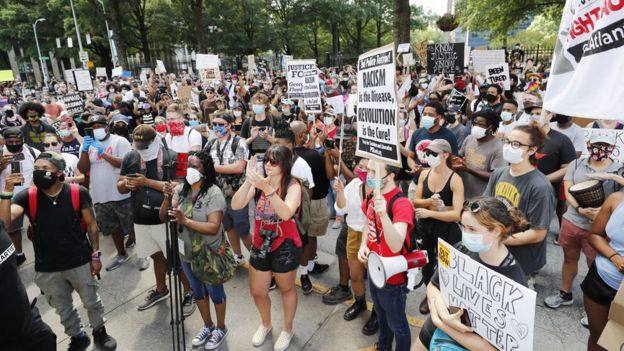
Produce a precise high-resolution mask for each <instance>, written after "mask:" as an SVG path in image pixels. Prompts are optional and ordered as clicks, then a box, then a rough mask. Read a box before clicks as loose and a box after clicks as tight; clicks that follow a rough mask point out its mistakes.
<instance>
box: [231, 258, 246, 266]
mask: <svg viewBox="0 0 624 351" xmlns="http://www.w3.org/2000/svg"><path fill="white" fill-rule="evenodd" d="M234 261H235V262H236V265H237V266H239V267H241V266H244V265H245V263H247V260H246V259H245V256H243V255H240V256H234Z"/></svg>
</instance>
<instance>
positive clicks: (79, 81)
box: [73, 69, 93, 91]
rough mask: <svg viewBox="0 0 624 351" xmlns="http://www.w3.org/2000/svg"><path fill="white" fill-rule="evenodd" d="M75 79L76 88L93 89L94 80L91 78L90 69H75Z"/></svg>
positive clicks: (79, 89) (80, 89)
mask: <svg viewBox="0 0 624 351" xmlns="http://www.w3.org/2000/svg"><path fill="white" fill-rule="evenodd" d="M73 74H74V81H75V82H76V90H78V91H92V90H93V81H92V80H91V73H90V72H89V70H88V69H75V70H74V71H73Z"/></svg>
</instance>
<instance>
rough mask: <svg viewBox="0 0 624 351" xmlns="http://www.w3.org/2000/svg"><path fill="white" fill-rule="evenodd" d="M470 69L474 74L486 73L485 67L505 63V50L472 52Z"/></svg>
mask: <svg viewBox="0 0 624 351" xmlns="http://www.w3.org/2000/svg"><path fill="white" fill-rule="evenodd" d="M471 56H472V69H473V70H474V71H475V72H476V73H484V74H485V72H486V69H485V67H486V66H488V65H494V64H497V63H501V62H505V50H472V53H471Z"/></svg>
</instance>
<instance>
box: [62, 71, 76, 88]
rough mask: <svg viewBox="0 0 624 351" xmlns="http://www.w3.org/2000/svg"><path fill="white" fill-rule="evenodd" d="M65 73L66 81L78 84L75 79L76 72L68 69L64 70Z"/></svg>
mask: <svg viewBox="0 0 624 351" xmlns="http://www.w3.org/2000/svg"><path fill="white" fill-rule="evenodd" d="M63 75H64V76H65V82H66V83H67V84H70V83H71V84H74V85H75V84H76V81H75V80H74V72H72V70H71V69H66V70H65V71H63Z"/></svg>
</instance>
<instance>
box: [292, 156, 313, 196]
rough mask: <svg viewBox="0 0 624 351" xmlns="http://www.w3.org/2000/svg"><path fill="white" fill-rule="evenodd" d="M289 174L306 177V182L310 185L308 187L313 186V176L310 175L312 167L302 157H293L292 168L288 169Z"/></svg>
mask: <svg viewBox="0 0 624 351" xmlns="http://www.w3.org/2000/svg"><path fill="white" fill-rule="evenodd" d="M290 174H292V175H294V176H295V177H298V178H301V179H306V180H307V181H308V184H309V185H310V189H312V188H314V178H313V177H312V168H310V165H308V163H307V162H306V160H304V159H303V157H297V158H296V159H295V163H293V166H292V169H291V170H290Z"/></svg>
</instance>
